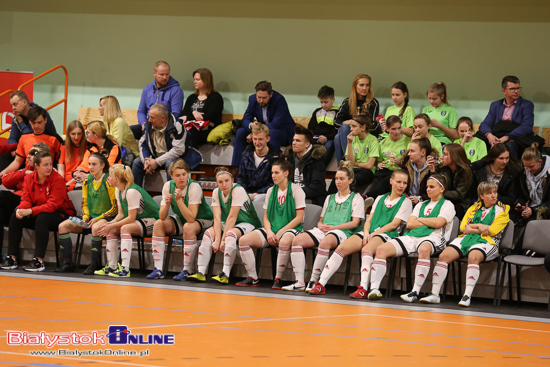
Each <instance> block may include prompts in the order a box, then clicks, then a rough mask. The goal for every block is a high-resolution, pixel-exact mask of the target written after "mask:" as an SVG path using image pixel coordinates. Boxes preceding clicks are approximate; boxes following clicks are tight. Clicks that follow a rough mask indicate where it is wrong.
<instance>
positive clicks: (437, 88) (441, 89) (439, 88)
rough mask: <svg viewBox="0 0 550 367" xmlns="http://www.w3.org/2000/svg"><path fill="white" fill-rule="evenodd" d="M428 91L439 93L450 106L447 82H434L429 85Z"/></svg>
mask: <svg viewBox="0 0 550 367" xmlns="http://www.w3.org/2000/svg"><path fill="white" fill-rule="evenodd" d="M428 93H435V94H437V95H438V96H439V98H441V100H442V101H443V103H445V104H447V105H449V106H450V104H449V99H448V96H447V86H446V85H445V83H443V82H439V83H433V84H432V85H430V86H429V87H428ZM426 94H427V93H426Z"/></svg>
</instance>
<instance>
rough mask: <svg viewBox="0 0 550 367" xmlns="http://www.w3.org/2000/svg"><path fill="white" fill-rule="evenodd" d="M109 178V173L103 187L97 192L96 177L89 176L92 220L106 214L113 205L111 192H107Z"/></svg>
mask: <svg viewBox="0 0 550 367" xmlns="http://www.w3.org/2000/svg"><path fill="white" fill-rule="evenodd" d="M107 177H109V174H108V173H106V174H104V175H103V178H102V179H101V185H99V189H97V190H96V189H94V176H92V175H88V182H87V186H88V190H87V194H88V210H89V211H90V218H91V219H93V218H97V217H99V216H100V215H101V214H103V213H106V212H107V211H109V209H111V207H112V205H113V204H112V203H111V198H110V197H109V192H108V191H107Z"/></svg>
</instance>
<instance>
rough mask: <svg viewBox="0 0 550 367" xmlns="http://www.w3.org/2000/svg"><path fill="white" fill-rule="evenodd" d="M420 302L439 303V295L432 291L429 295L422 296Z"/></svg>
mask: <svg viewBox="0 0 550 367" xmlns="http://www.w3.org/2000/svg"><path fill="white" fill-rule="evenodd" d="M420 302H422V303H434V304H438V303H439V296H438V295H437V294H434V293H430V295H429V296H427V297H424V298H420Z"/></svg>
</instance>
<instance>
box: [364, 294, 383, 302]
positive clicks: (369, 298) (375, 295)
mask: <svg viewBox="0 0 550 367" xmlns="http://www.w3.org/2000/svg"><path fill="white" fill-rule="evenodd" d="M382 297H384V296H383V295H378V294H373V295H368V296H367V297H365V298H366V299H368V300H369V301H377V300H379V299H381V298H382Z"/></svg>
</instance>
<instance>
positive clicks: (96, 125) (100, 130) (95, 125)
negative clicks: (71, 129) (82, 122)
mask: <svg viewBox="0 0 550 367" xmlns="http://www.w3.org/2000/svg"><path fill="white" fill-rule="evenodd" d="M86 129H87V130H90V131H91V132H93V133H94V134H96V135H97V136H98V137H100V138H104V139H105V138H107V128H106V127H105V124H104V123H103V121H99V120H96V121H92V122H90V123H89V124H88V126H86Z"/></svg>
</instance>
